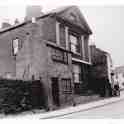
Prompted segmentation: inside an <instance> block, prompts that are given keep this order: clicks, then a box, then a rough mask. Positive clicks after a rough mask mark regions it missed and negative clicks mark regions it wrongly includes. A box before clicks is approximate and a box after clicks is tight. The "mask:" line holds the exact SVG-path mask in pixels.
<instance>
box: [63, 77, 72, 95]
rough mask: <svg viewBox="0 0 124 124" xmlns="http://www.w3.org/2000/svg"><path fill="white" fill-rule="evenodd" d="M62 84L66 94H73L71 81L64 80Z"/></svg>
mask: <svg viewBox="0 0 124 124" xmlns="http://www.w3.org/2000/svg"><path fill="white" fill-rule="evenodd" d="M61 84H62V90H63V92H64V93H72V85H71V79H62V80H61Z"/></svg>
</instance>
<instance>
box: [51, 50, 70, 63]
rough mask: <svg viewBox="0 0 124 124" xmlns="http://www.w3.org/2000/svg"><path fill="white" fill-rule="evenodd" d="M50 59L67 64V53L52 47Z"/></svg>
mask: <svg viewBox="0 0 124 124" xmlns="http://www.w3.org/2000/svg"><path fill="white" fill-rule="evenodd" d="M52 59H53V60H54V61H57V62H61V63H64V64H68V53H67V52H65V51H62V50H59V49H52Z"/></svg>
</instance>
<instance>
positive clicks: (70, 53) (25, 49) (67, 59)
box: [0, 6, 92, 108]
mask: <svg viewBox="0 0 124 124" xmlns="http://www.w3.org/2000/svg"><path fill="white" fill-rule="evenodd" d="M91 34H92V31H91V29H90V28H89V26H88V24H87V22H86V20H85V19H84V16H83V15H82V13H81V11H80V10H79V8H77V7H76V6H70V7H64V8H59V9H56V10H54V11H51V12H50V13H47V14H42V15H41V16H39V17H36V18H34V17H32V18H31V20H30V19H29V20H27V21H25V22H23V23H20V24H16V25H14V26H10V27H8V28H4V29H2V30H1V31H0V76H1V77H3V78H14V79H21V80H31V79H36V80H37V79H40V80H42V84H43V87H44V92H45V94H46V97H45V98H44V100H46V102H47V106H48V107H49V108H53V107H56V106H60V105H65V104H72V102H73V97H74V95H73V94H74V93H81V92H86V90H87V86H88V83H89V80H88V79H89V78H88V77H89V68H90V66H91V57H90V49H89V45H88V42H89V36H90V35H91Z"/></svg>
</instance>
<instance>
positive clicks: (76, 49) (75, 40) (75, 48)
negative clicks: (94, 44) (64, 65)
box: [69, 35, 80, 53]
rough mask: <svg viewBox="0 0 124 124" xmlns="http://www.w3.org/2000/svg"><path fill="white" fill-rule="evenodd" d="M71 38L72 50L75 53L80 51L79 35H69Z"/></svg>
mask: <svg viewBox="0 0 124 124" xmlns="http://www.w3.org/2000/svg"><path fill="white" fill-rule="evenodd" d="M69 40H70V43H71V51H72V52H74V53H80V43H79V41H80V38H79V36H74V35H69Z"/></svg>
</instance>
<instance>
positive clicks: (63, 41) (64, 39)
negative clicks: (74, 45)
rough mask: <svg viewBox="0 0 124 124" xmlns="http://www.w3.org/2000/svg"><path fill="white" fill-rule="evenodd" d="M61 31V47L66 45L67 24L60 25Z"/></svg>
mask: <svg viewBox="0 0 124 124" xmlns="http://www.w3.org/2000/svg"><path fill="white" fill-rule="evenodd" d="M59 33H60V35H59V36H60V38H59V40H60V46H61V47H64V48H65V47H66V36H65V26H64V25H63V24H60V25H59Z"/></svg>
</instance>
